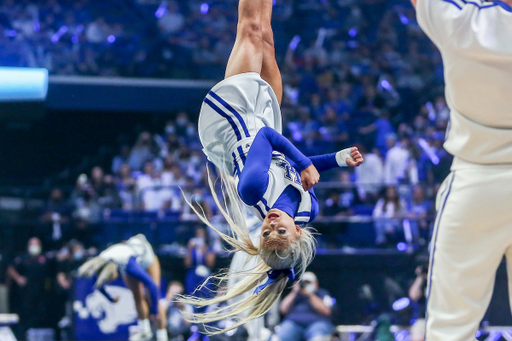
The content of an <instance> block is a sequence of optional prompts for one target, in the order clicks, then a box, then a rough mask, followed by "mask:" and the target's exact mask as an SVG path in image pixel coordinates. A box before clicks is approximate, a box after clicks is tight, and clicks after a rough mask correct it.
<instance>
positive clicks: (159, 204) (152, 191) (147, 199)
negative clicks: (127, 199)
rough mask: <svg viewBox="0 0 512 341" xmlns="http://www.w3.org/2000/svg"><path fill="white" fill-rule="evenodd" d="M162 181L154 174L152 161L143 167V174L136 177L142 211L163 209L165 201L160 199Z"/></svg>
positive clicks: (158, 175)
mask: <svg viewBox="0 0 512 341" xmlns="http://www.w3.org/2000/svg"><path fill="white" fill-rule="evenodd" d="M161 185H162V181H161V177H160V174H159V173H157V172H155V170H154V165H153V161H148V162H146V164H145V165H144V173H143V174H141V175H139V176H138V177H137V195H138V196H139V197H140V198H141V199H142V209H143V210H145V211H158V210H161V209H163V207H164V201H165V199H164V198H163V197H162V188H161Z"/></svg>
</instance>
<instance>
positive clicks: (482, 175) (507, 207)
mask: <svg viewBox="0 0 512 341" xmlns="http://www.w3.org/2000/svg"><path fill="white" fill-rule="evenodd" d="M511 184H512V167H509V169H507V168H505V167H503V166H475V167H474V168H466V169H459V170H456V171H455V172H452V173H451V174H450V175H449V176H448V178H447V179H446V180H445V182H444V183H443V185H442V186H441V188H440V190H439V195H438V199H437V209H438V216H437V219H436V223H435V229H434V236H433V237H432V246H431V260H430V272H429V286H428V289H427V298H428V301H427V331H426V338H425V340H426V341H474V340H475V334H476V331H477V329H478V325H479V323H480V321H481V320H482V317H483V315H484V314H485V311H486V309H487V307H488V305H489V302H490V299H491V295H492V290H493V287H494V280H495V275H496V270H497V268H498V266H499V264H500V262H501V260H502V258H503V255H504V254H505V251H506V250H507V249H508V248H509V246H510V245H512V200H511V198H512V185H511Z"/></svg>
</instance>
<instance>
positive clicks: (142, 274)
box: [126, 257, 158, 315]
mask: <svg viewBox="0 0 512 341" xmlns="http://www.w3.org/2000/svg"><path fill="white" fill-rule="evenodd" d="M126 274H127V275H129V276H131V277H133V278H135V279H137V280H139V281H140V282H142V283H143V284H144V286H145V287H146V288H148V290H149V294H150V296H151V307H150V308H149V311H150V312H151V314H152V315H156V314H158V287H157V285H156V283H155V281H153V279H152V278H151V276H149V274H148V273H147V272H146V270H144V269H143V268H142V267H141V266H140V265H139V264H138V263H137V261H136V259H135V257H131V258H130V260H129V261H128V264H127V265H126Z"/></svg>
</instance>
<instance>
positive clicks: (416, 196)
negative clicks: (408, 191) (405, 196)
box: [409, 185, 432, 243]
mask: <svg viewBox="0 0 512 341" xmlns="http://www.w3.org/2000/svg"><path fill="white" fill-rule="evenodd" d="M431 206H432V204H431V202H430V200H427V199H426V198H425V192H424V190H423V187H421V186H419V185H418V186H414V189H413V192H412V202H411V205H410V208H409V216H410V217H411V218H412V219H411V228H412V229H414V230H415V231H416V233H417V234H418V235H419V236H420V238H422V239H423V240H422V241H421V240H420V243H425V242H426V240H428V238H429V237H430V236H429V222H428V220H427V218H428V215H429V214H430V213H432V212H431Z"/></svg>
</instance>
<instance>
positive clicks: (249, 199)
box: [238, 127, 311, 205]
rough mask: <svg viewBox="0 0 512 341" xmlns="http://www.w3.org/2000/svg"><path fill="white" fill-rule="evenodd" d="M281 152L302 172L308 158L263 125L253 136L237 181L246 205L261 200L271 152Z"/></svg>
mask: <svg viewBox="0 0 512 341" xmlns="http://www.w3.org/2000/svg"><path fill="white" fill-rule="evenodd" d="M273 151H277V152H280V153H283V154H284V155H285V156H286V157H287V158H289V159H291V160H293V162H294V163H295V165H296V166H295V169H297V171H299V172H302V171H303V170H304V169H306V168H307V167H308V166H309V165H311V160H309V159H308V158H307V157H306V156H304V154H302V153H301V152H300V151H299V150H298V149H297V148H296V147H295V146H294V145H293V144H292V143H291V142H290V141H288V139H287V138H285V137H284V136H282V135H281V134H279V133H278V132H277V131H275V130H274V129H272V128H269V127H263V128H261V129H260V130H259V131H258V134H257V135H256V137H255V138H254V140H253V142H252V145H251V148H250V149H249V153H248V154H247V159H246V161H245V165H244V169H243V170H242V172H241V174H240V177H239V182H238V194H239V195H240V198H241V199H242V201H243V202H244V203H246V204H247V205H255V204H256V203H257V202H258V201H260V200H261V198H262V197H263V194H264V193H265V191H266V190H267V186H268V169H269V167H270V163H271V161H272V152H273Z"/></svg>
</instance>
